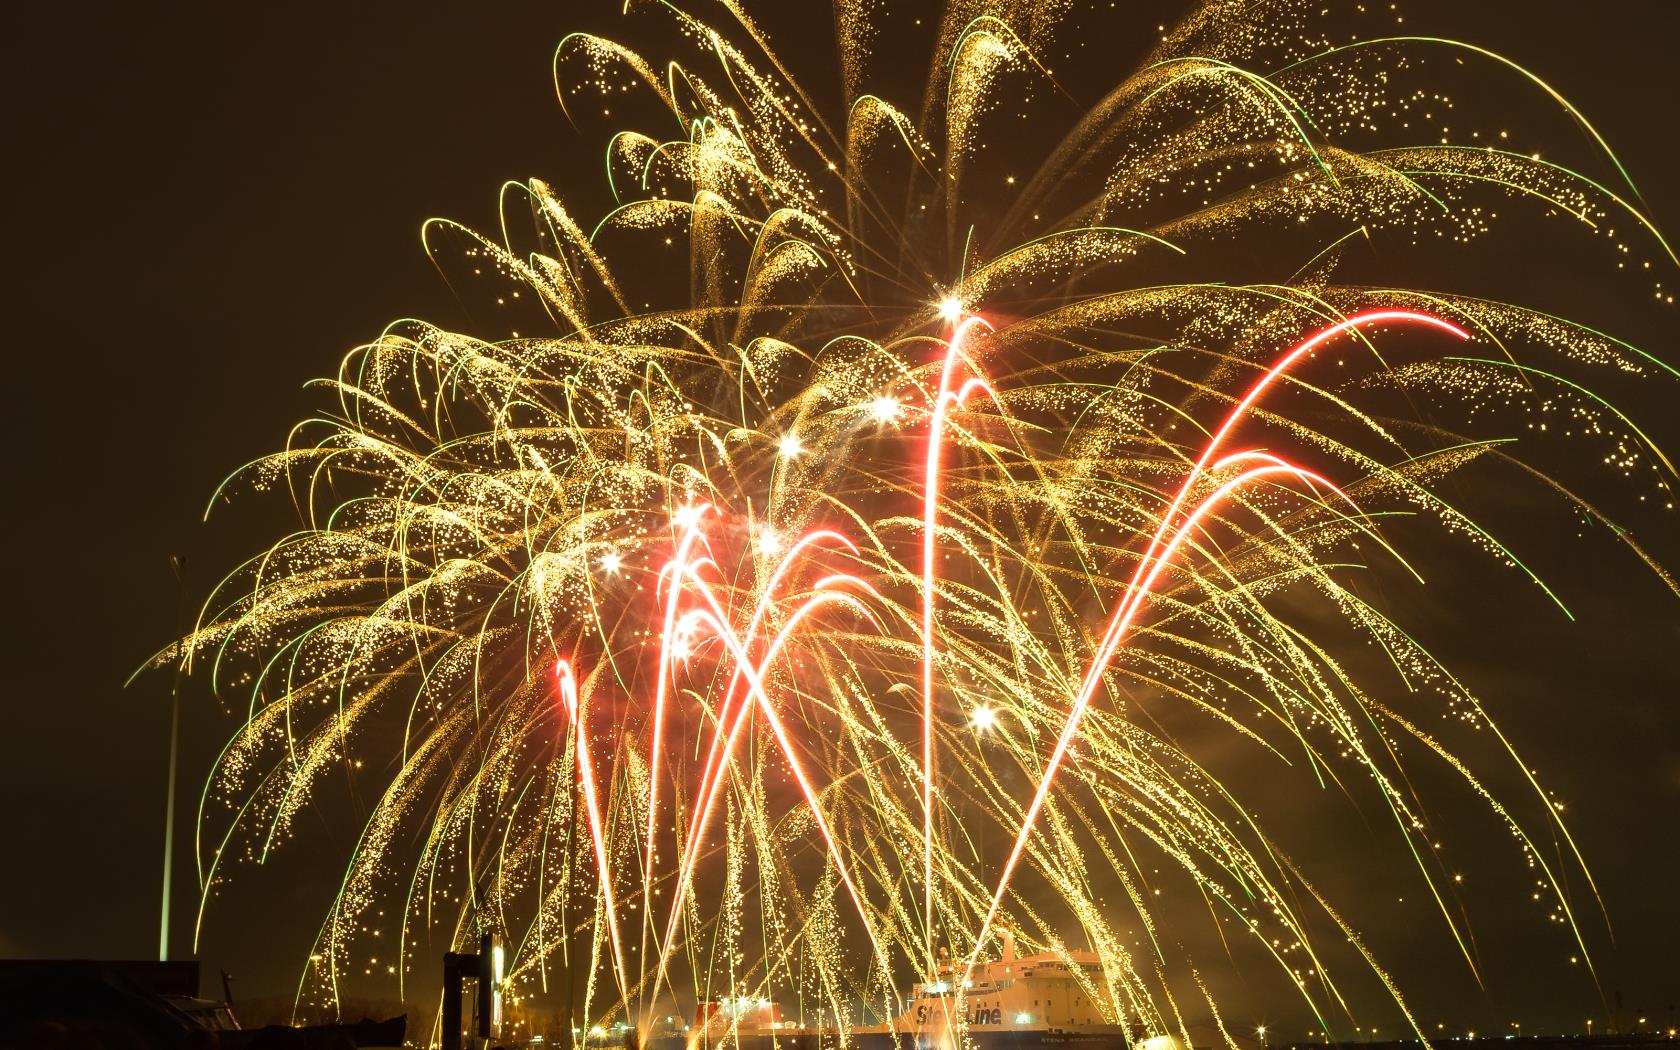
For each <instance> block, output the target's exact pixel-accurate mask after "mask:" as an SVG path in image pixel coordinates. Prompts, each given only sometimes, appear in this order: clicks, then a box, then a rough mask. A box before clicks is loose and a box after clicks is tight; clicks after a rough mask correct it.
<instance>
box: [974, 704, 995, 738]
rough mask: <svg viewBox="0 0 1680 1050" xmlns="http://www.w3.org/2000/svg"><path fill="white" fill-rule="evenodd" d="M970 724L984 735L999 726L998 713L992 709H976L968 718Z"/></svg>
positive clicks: (982, 707) (983, 707)
mask: <svg viewBox="0 0 1680 1050" xmlns="http://www.w3.org/2000/svg"><path fill="white" fill-rule="evenodd" d="M968 724H969V725H971V726H973V727H974V728H975V729H978V730H979V731H980V732H982V733H984V732H985V731H986V730H988V729H990V728H992V727H993V726H994V725H996V724H997V712H996V711H994V710H992V709H991V708H990V707H985V706H981V707H976V708H975V709H974V712H973V713H972V714H970V715H969V716H968Z"/></svg>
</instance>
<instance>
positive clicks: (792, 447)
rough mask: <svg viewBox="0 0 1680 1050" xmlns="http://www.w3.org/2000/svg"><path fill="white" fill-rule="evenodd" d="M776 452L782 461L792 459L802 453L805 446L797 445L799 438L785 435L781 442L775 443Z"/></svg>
mask: <svg viewBox="0 0 1680 1050" xmlns="http://www.w3.org/2000/svg"><path fill="white" fill-rule="evenodd" d="M776 451H777V452H780V453H781V455H782V458H783V459H792V458H793V457H795V456H797V455H799V454H800V453H801V452H804V451H805V446H804V445H801V444H800V443H799V438H798V437H796V436H795V435H793V434H785V435H783V437H782V440H780V441H778V442H777V443H776Z"/></svg>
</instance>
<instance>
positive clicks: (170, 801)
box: [158, 554, 187, 962]
mask: <svg viewBox="0 0 1680 1050" xmlns="http://www.w3.org/2000/svg"><path fill="white" fill-rule="evenodd" d="M186 565H187V559H186V558H184V557H182V556H181V555H179V554H171V555H170V556H169V568H170V570H171V571H173V572H174V573H175V639H176V641H175V644H176V645H177V646H178V647H179V648H178V649H177V651H176V653H175V677H174V681H172V682H171V683H170V686H169V707H170V712H169V787H168V789H167V791H166V792H165V794H164V804H163V807H164V808H163V901H162V907H161V908H160V909H159V917H158V962H168V961H169V895H170V891H171V889H172V887H173V883H174V868H175V779H176V777H175V774H176V770H177V767H178V766H179V761H180V753H181V673H182V671H183V670H185V668H186V663H187V649H186V642H185V638H184V635H185V632H184V631H183V630H181V620H182V613H183V611H184V610H185V608H186V603H187V602H186V599H187V584H186V576H185V573H184V570H185V568H186Z"/></svg>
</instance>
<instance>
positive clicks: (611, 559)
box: [601, 552, 624, 575]
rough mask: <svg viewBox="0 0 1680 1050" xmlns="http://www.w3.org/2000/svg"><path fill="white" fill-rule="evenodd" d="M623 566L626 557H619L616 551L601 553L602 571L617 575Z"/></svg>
mask: <svg viewBox="0 0 1680 1050" xmlns="http://www.w3.org/2000/svg"><path fill="white" fill-rule="evenodd" d="M622 568H624V559H623V558H621V557H619V556H618V554H617V553H616V552H613V553H608V554H603V555H601V571H602V572H605V573H608V574H609V575H616V574H617V572H618V570H620V569H622Z"/></svg>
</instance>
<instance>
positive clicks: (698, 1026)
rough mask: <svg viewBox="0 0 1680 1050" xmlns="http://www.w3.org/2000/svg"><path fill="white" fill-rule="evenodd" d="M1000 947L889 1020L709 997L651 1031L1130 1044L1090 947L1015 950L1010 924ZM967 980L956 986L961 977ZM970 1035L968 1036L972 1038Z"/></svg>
mask: <svg viewBox="0 0 1680 1050" xmlns="http://www.w3.org/2000/svg"><path fill="white" fill-rule="evenodd" d="M1002 941H1003V950H1002V953H1001V955H1000V957H999V958H998V959H997V960H995V961H993V962H987V963H977V964H975V966H974V969H973V971H972V972H971V973H970V974H969V976H968V978H967V980H966V982H964V981H963V980H962V979H961V978H960V977H959V976H958V975H957V973H956V971H955V968H954V967H952V965H951V963H950V960H949V959H948V958H944V959H942V960H941V962H940V965H939V967H938V969H937V971H936V972H935V973H934V975H933V977H932V979H931V980H926V981H921V982H918V983H917V984H915V985H914V986H913V987H912V989H911V994H910V997H909V998H908V999H907V1000H905V1001H904V1002H903V1003H902V1004H901V1005H902V1008H903V1009H902V1012H900V1013H899V1014H898V1016H896V1017H894V1018H893V1019H892V1020H891V1021H889V1022H887V1023H886V1024H865V1025H853V1026H848V1027H847V1028H845V1030H844V1031H842V1030H841V1029H839V1028H836V1027H825V1026H821V1025H816V1026H810V1025H804V1024H801V1023H798V1022H789V1021H785V1020H783V1018H782V1015H781V1009H780V1007H779V1005H778V1004H777V1003H775V1002H774V1001H772V1000H769V999H753V998H749V997H745V996H743V997H740V998H729V999H721V1000H715V999H714V1000H705V1001H703V1002H701V1003H700V1004H699V1005H698V1006H697V1008H696V1010H695V1018H694V1023H693V1024H692V1025H691V1026H689V1027H688V1028H687V1029H686V1030H683V1031H680V1032H677V1031H666V1032H662V1033H655V1034H653V1036H652V1038H650V1039H649V1040H648V1041H647V1043H646V1044H645V1046H646V1047H647V1050H965V1047H966V1046H968V1045H970V1044H972V1046H973V1047H975V1048H977V1050H1130V1046H1131V1042H1130V1039H1129V1038H1128V1037H1127V1033H1126V1029H1125V1028H1124V1027H1123V1026H1121V1025H1118V1024H1113V1023H1111V1022H1110V1021H1108V1020H1107V1019H1105V1017H1104V1010H1103V1008H1102V1006H1101V1005H1100V1004H1099V1003H1097V1002H1095V1001H1093V1000H1092V999H1091V997H1090V990H1091V989H1093V988H1099V987H1101V986H1102V984H1103V981H1102V968H1101V961H1100V960H1099V959H1098V958H1097V956H1096V955H1095V954H1094V953H1091V952H1078V951H1076V952H1040V953H1036V954H1032V955H1017V954H1016V950H1015V938H1014V936H1013V935H1012V934H1010V933H1009V932H1007V931H1005V932H1004V933H1003V934H1002ZM959 983H960V984H964V987H962V988H960V989H959V988H958V987H957V986H958V984H959ZM965 1037H966V1038H965Z"/></svg>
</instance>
